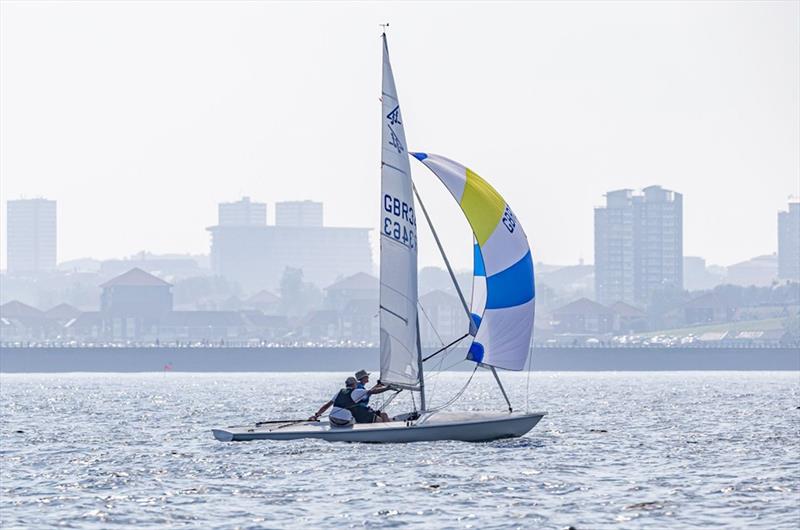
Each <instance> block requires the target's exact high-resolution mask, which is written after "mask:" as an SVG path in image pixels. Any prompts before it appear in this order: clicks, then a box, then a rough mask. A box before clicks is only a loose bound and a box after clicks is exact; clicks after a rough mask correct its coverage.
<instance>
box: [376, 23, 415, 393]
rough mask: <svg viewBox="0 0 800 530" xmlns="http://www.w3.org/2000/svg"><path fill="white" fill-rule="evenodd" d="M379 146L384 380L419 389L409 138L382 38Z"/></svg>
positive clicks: (387, 53)
mask: <svg viewBox="0 0 800 530" xmlns="http://www.w3.org/2000/svg"><path fill="white" fill-rule="evenodd" d="M381 100H382V101H383V110H382V118H381V121H382V124H381V126H382V131H383V133H382V145H381V222H380V234H381V237H380V249H381V272H380V275H381V287H380V328H381V331H380V341H381V343H380V349H381V381H382V382H384V383H393V384H396V385H405V386H409V387H415V386H416V385H418V384H419V382H420V381H419V379H420V374H419V353H418V352H419V343H418V337H417V324H418V323H417V225H416V213H415V210H414V197H413V195H412V189H411V168H410V167H409V162H408V150H407V148H406V135H405V131H404V130H403V119H402V115H401V113H400V102H399V101H398V99H397V90H396V89H395V85H394V76H393V75H392V66H391V64H390V63H389V48H388V46H387V44H386V35H383V97H382V98H381Z"/></svg>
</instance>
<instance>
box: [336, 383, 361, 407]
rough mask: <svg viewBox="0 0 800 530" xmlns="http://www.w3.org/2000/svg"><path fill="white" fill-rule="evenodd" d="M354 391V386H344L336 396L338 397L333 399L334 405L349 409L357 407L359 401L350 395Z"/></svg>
mask: <svg viewBox="0 0 800 530" xmlns="http://www.w3.org/2000/svg"><path fill="white" fill-rule="evenodd" d="M352 392H353V389H352V388H343V389H341V390H339V394H338V395H337V396H336V399H335V400H333V406H334V407H339V408H340V409H347V410H352V409H353V408H354V407H357V406H358V403H356V402H355V401H353V398H352V397H351V396H350V394H351V393H352Z"/></svg>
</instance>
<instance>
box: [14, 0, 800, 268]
mask: <svg viewBox="0 0 800 530" xmlns="http://www.w3.org/2000/svg"><path fill="white" fill-rule="evenodd" d="M1 9H2V15H3V16H2V17H0V18H2V22H0V23H1V24H2V30H3V31H2V39H3V40H2V44H3V45H2V62H3V75H2V95H3V97H2V109H0V111H1V112H0V114H2V116H3V117H2V132H3V134H2V138H0V164H2V165H1V166H0V173H1V175H0V176H2V178H1V179H0V195H2V198H3V199H4V200H6V199H14V198H17V197H20V196H22V195H25V196H29V197H30V196H36V195H42V196H47V197H48V198H50V199H53V200H57V201H58V202H60V203H61V207H60V208H59V226H60V229H61V234H62V238H61V241H60V246H59V256H60V257H61V259H62V260H68V259H73V258H80V257H84V256H87V255H94V256H96V257H98V258H111V257H119V256H124V255H130V254H132V253H135V252H138V251H139V250H142V249H146V250H150V251H153V252H156V253H163V252H168V251H170V252H175V251H177V252H187V253H203V252H206V251H207V248H208V236H207V234H206V232H205V230H204V227H206V226H210V225H211V224H213V222H214V215H215V210H216V204H217V203H218V202H221V201H225V200H234V199H237V198H239V197H241V196H243V195H250V196H253V197H259V198H261V199H264V198H268V199H269V200H270V201H271V202H273V201H275V202H277V201H285V200H297V199H311V200H314V201H320V202H324V203H325V204H326V205H328V211H327V212H326V221H327V223H326V224H328V225H330V226H361V227H370V228H374V227H376V226H377V223H378V219H379V211H380V210H379V197H378V188H379V178H378V159H379V138H378V132H379V128H378V125H377V122H376V115H377V112H378V109H379V102H378V96H379V90H380V88H379V68H378V66H377V65H379V53H380V46H379V42H378V32H379V30H378V23H381V22H386V21H390V22H391V27H390V34H391V37H392V53H393V60H394V63H395V74H396V76H397V83H398V90H399V91H400V94H401V98H402V100H403V104H404V117H405V120H406V125H407V133H408V139H409V143H410V147H411V148H415V149H416V148H420V149H424V150H426V151H431V152H439V153H442V154H445V155H448V156H452V157H455V158H457V159H460V160H464V161H465V162H466V163H469V164H470V166H472V167H474V168H475V169H476V171H477V172H478V173H479V174H482V175H483V176H484V177H486V178H488V179H490V180H491V181H492V182H493V183H494V184H495V185H496V187H497V189H498V191H500V192H501V193H502V194H504V195H505V196H507V197H510V200H511V201H512V205H511V206H512V207H513V208H514V211H515V212H516V213H517V215H518V217H519V218H520V220H521V222H522V223H523V225H524V226H525V228H526V233H527V234H528V236H529V238H530V240H531V244H532V248H533V253H534V256H535V259H536V260H537V261H543V262H549V263H575V262H577V261H578V259H580V258H583V259H584V260H585V261H590V260H591V259H592V258H591V256H592V249H593V243H592V230H591V219H592V208H593V207H594V206H597V205H599V204H600V203H601V202H602V195H603V193H605V191H607V190H610V189H619V188H623V187H628V188H634V189H641V188H644V187H646V186H647V185H650V184H653V183H657V184H660V185H662V186H664V187H665V188H668V189H674V190H679V191H680V192H681V193H683V194H684V195H685V196H686V197H687V201H686V204H685V208H684V217H685V225H686V227H687V230H686V234H685V241H684V252H685V254H687V255H701V256H704V257H706V258H707V260H708V262H709V263H719V264H732V263H736V262H739V261H742V260H745V259H748V258H750V257H752V256H756V255H761V254H768V253H772V252H774V251H775V250H776V248H777V241H776V237H775V225H776V216H775V211H776V210H778V209H780V208H783V207H784V206H785V203H786V199H787V197H788V196H790V195H798V194H800V189H798V186H800V184H798V180H799V179H798V175H800V160H798V156H797V152H798V151H797V145H798V144H800V118H799V117H798V116H799V115H800V111H799V109H800V103H799V102H798V93H799V92H800V90H799V89H798V77H799V76H798V63H800V52H798V48H800V46H798V43H799V42H800V39H799V38H798V33H800V32H798V27H797V20H798V15H799V14H800V7H799V6H798V4H797V3H758V4H713V3H712V4H658V5H653V6H649V7H647V8H645V7H644V6H637V5H634V4H616V5H609V4H600V5H587V6H585V9H581V10H579V11H576V10H573V9H571V7H570V6H569V5H568V4H565V5H556V4H543V3H534V4H504V5H501V6H488V5H481V4H473V5H462V6H454V5H449V4H432V5H430V6H429V7H428V8H426V16H425V17H422V18H421V17H419V16H417V13H415V11H414V9H413V8H412V7H410V6H404V5H392V6H388V5H378V6H371V5H370V6H366V5H364V6H348V5H336V6H326V5H321V6H319V9H314V10H311V11H309V10H305V9H303V8H302V6H291V5H287V4H237V5H234V6H231V7H229V8H225V9H223V8H221V7H219V6H217V5H215V4H204V5H194V6H188V5H181V4H165V5H156V4H113V5H101V4H93V3H89V4H81V5H72V4H23V3H8V2H6V3H3V4H2V8H1ZM342 14H345V15H347V16H341V15H342ZM332 16H336V18H337V20H339V23H338V24H337V25H336V26H335V27H333V26H331V25H330V24H329V21H330V20H331V17H332ZM186 20H190V21H191V22H192V23H191V24H185V25H186V28H185V31H184V32H183V33H182V37H181V41H180V42H177V41H175V40H174V38H173V35H174V32H173V31H172V28H174V27H175V25H176V24H181V25H184V24H183V22H185V21H186ZM298 28H303V30H302V31H298ZM558 28H560V29H558ZM563 28H569V30H568V31H564V30H563ZM142 31H145V32H146V33H147V34H148V35H149V38H148V40H147V42H144V43H142V42H141V39H140V38H139V35H141V32H142ZM208 35H215V36H216V37H215V38H214V39H209V38H208ZM133 43H136V44H135V45H133ZM98 65H102V67H98ZM320 84H324V86H325V87H326V90H325V97H324V98H323V99H322V100H320V99H319V98H318V87H319V86H320ZM298 161H301V162H300V163H298ZM413 171H414V172H415V178H416V181H417V183H418V187H419V188H420V191H421V193H422V194H423V197H424V198H425V200H426V205H427V206H428V209H429V211H431V213H432V215H433V216H434V220H435V221H436V222H437V229H438V230H439V233H440V236H442V238H443V240H444V241H445V242H446V243H445V244H446V246H447V248H448V252H450V258H451V260H452V261H453V263H454V264H455V265H456V267H458V268H467V267H469V263H470V252H471V249H470V248H469V247H470V246H469V245H468V244H467V245H462V244H460V242H462V241H463V239H466V238H468V237H469V233H468V230H467V228H466V227H465V226H464V223H463V220H461V219H460V217H459V216H458V212H457V211H456V209H455V205H453V204H452V199H451V198H450V197H449V196H447V194H446V192H444V190H441V189H438V188H437V187H436V186H437V184H436V183H435V182H434V180H433V178H432V177H431V176H430V175H428V174H426V173H425V172H424V169H422V168H419V167H417V168H415V169H413ZM0 210H3V211H2V212H1V213H0V219H2V220H5V216H6V212H5V202H4V201H3V202H2V203H0ZM688 227H691V229H690V228H688ZM89 234H91V237H89ZM120 234H124V235H125V237H124V238H123V237H119V235H120ZM373 245H374V240H373ZM179 247H180V248H179ZM420 249H421V250H420V265H421V266H425V265H438V264H439V263H440V261H439V258H438V253H437V250H436V247H435V244H434V243H433V241H432V239H431V238H430V237H429V236H427V234H426V233H425V232H423V233H422V234H421V241H420ZM5 266H6V256H5V248H3V249H2V250H0V268H5Z"/></svg>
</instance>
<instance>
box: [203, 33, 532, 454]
mask: <svg viewBox="0 0 800 530" xmlns="http://www.w3.org/2000/svg"><path fill="white" fill-rule="evenodd" d="M382 42H383V86H382V92H383V95H382V98H381V100H382V120H383V124H382V148H381V149H382V152H381V220H380V227H379V229H380V253H381V260H380V308H379V317H380V369H381V372H380V381H381V382H382V383H383V384H385V385H389V386H391V387H392V388H393V389H395V390H396V391H398V392H403V391H406V392H411V393H413V395H414V396H418V397H419V404H420V407H419V409H418V410H413V411H411V412H406V413H403V414H400V415H397V416H394V417H393V418H392V419H391V420H392V421H389V422H383V423H369V424H367V423H362V424H358V423H357V424H354V425H348V426H344V427H341V426H335V425H332V424H330V423H329V422H327V421H306V420H286V421H281V420H277V421H269V422H262V423H257V424H254V425H243V426H238V427H228V428H224V429H213V431H212V432H213V434H214V437H215V438H216V439H217V440H220V441H247V440H264V439H267V440H294V439H302V438H316V439H323V440H328V441H348V442H418V441H436V440H461V441H471V442H478V441H488V440H496V439H500V438H512V437H518V436H522V435H524V434H525V433H527V432H529V431H530V430H531V429H532V428H533V427H534V426H535V425H536V424H537V423H538V422H539V421H540V420H541V419H542V417H543V416H544V415H545V414H546V413H544V412H524V413H522V412H514V411H513V408H512V406H511V403H510V401H509V399H508V395H507V394H506V391H505V389H504V388H503V385H502V383H501V381H500V377H499V375H498V373H497V369H498V368H499V369H505V370H522V369H524V367H525V364H526V362H527V361H528V357H529V354H530V344H531V335H532V331H533V319H534V307H535V289H534V274H533V260H532V258H531V251H530V247H529V245H528V240H527V237H526V236H525V232H524V231H523V229H522V225H521V224H520V223H519V221H518V219H517V218H516V216H515V215H514V213H513V211H512V210H511V208H510V207H509V206H508V203H507V202H506V201H505V199H503V197H502V196H501V195H500V194H499V193H498V192H497V191H496V190H495V189H494V188H493V187H492V186H491V185H490V184H489V183H488V182H486V181H485V180H484V179H482V178H481V177H480V176H478V174H477V173H475V172H474V171H472V170H471V169H469V168H467V167H466V166H464V165H462V164H460V163H458V162H455V161H453V160H450V159H448V158H445V157H443V156H439V155H435V154H432V153H419V152H415V153H409V152H408V150H407V144H406V137H405V130H404V127H403V118H402V114H401V112H400V102H399V100H398V97H397V90H396V87H395V83H394V75H393V73H392V67H391V63H390V61H389V48H388V44H387V40H386V34H385V33H383V35H382ZM410 156H413V158H414V159H415V160H417V161H419V162H420V163H422V164H423V165H424V166H426V167H427V168H428V169H429V170H430V171H431V172H432V173H433V174H434V175H436V177H438V178H439V180H440V181H441V182H442V184H444V186H445V187H446V188H447V189H448V190H449V192H450V193H451V195H452V196H453V198H454V199H455V200H456V201H457V202H458V204H459V206H460V207H461V210H462V212H463V213H464V215H465V217H466V219H467V221H468V223H469V225H470V227H471V228H472V232H473V254H474V259H473V285H472V296H471V302H470V304H467V301H466V298H465V297H464V294H463V293H462V291H461V289H460V287H459V285H458V283H457V282H456V279H455V275H454V273H453V269H452V267H451V266H450V262H449V260H448V259H447V255H446V254H445V252H444V248H443V247H442V244H441V241H440V240H439V236H438V235H437V233H436V230H435V228H434V226H433V223H432V222H431V220H430V217H429V216H428V212H427V210H425V206H424V204H423V203H422V200H421V198H420V196H419V194H418V193H417V190H416V188H415V187H414V184H413V182H412V180H411V168H410ZM415 197H416V199H417V200H416V201H415ZM417 204H419V208H420V210H421V211H422V213H423V217H424V218H425V220H426V221H427V223H428V225H429V227H430V229H431V231H432V233H433V236H434V240H435V241H436V244H437V246H438V247H439V250H440V252H441V254H442V257H443V259H444V262H445V264H446V266H447V270H448V272H449V273H450V277H451V279H452V281H453V284H454V286H455V289H456V291H457V293H458V296H459V299H460V302H461V305H462V306H463V308H464V311H465V312H466V315H467V318H468V322H469V330H468V332H466V333H465V334H464V335H463V336H462V337H461V338H459V339H456V340H455V341H453V342H452V343H451V344H449V345H448V346H446V347H445V348H442V349H440V350H439V351H437V352H434V353H432V354H430V355H428V356H427V357H424V356H423V352H422V348H421V345H420V334H419V315H418V300H417V233H418V232H417V208H416V205H417ZM466 339H469V340H471V344H470V345H469V349H468V352H467V359H468V360H469V361H472V362H474V363H475V370H477V369H478V368H479V367H481V368H485V369H487V370H489V371H491V373H492V374H493V376H494V378H495V380H496V382H497V384H498V387H499V389H500V391H501V393H502V395H503V398H504V399H505V401H506V404H507V405H508V410H504V411H493V412H452V411H447V410H445V409H444V408H442V407H439V408H431V407H428V403H427V402H426V394H425V378H424V363H425V361H428V360H430V359H432V358H433V357H435V356H436V355H438V354H440V353H441V352H443V351H446V350H448V348H450V347H452V346H454V345H455V344H457V343H459V342H461V341H463V340H466ZM473 373H474V372H473ZM412 402H413V403H416V400H413V401H412Z"/></svg>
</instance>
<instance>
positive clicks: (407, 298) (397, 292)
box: [380, 234, 411, 302]
mask: <svg viewBox="0 0 800 530" xmlns="http://www.w3.org/2000/svg"><path fill="white" fill-rule="evenodd" d="M381 235H383V234H381ZM391 241H394V239H392V240H391ZM400 244H401V245H402V243H400ZM380 286H381V287H386V288H387V289H389V290H390V291H392V292H393V293H395V294H396V295H398V296H400V297H401V298H405V299H406V300H408V301H409V302H411V298H409V297H408V295H406V294H405V293H401V292H400V291H398V290H397V289H395V288H394V287H392V286H391V285H389V284H388V283H384V282H380Z"/></svg>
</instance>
